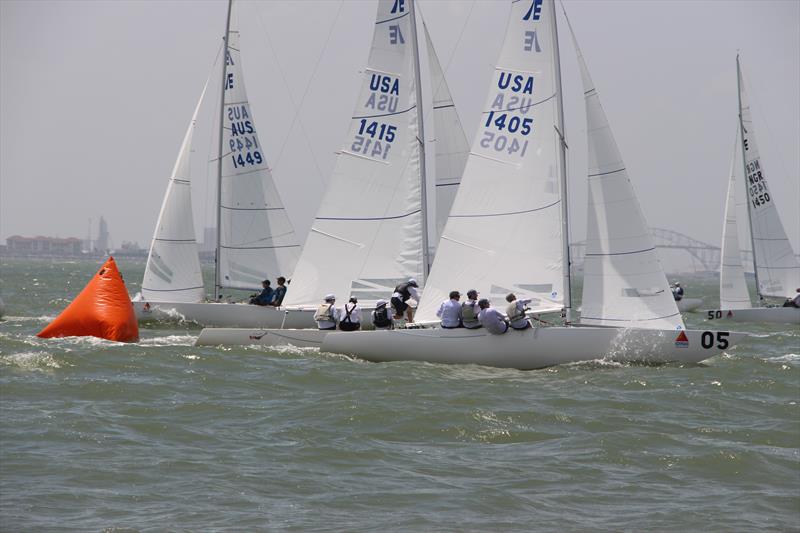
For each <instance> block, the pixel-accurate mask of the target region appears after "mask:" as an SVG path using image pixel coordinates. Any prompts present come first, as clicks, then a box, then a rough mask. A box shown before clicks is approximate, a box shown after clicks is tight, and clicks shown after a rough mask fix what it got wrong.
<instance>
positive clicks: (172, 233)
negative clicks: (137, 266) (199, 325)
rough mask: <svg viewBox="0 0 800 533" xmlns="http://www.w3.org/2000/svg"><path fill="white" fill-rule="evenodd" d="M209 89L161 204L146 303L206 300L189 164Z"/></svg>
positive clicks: (144, 292) (147, 271)
mask: <svg viewBox="0 0 800 533" xmlns="http://www.w3.org/2000/svg"><path fill="white" fill-rule="evenodd" d="M207 88H208V81H206V85H205V87H203V92H202V93H201V95H200V100H199V101H198V102H197V106H196V107H195V109H194V114H193V115H192V120H191V122H190V123H189V128H188V129H187V130H186V135H185V136H184V138H183V143H182V144H181V149H180V152H178V159H177V160H176V161H175V167H174V168H173V169H172V175H171V176H170V178H169V185H167V192H166V194H165V195H164V201H163V203H162V204H161V211H160V213H159V215H158V222H157V223H156V229H155V233H154V234H153V242H152V243H151V244H150V253H149V255H148V257H147V266H146V267H145V270H144V279H143V280H142V296H143V297H144V299H145V300H147V301H151V302H161V301H169V302H201V301H203V299H204V298H205V290H204V289H203V273H202V271H201V270H200V258H199V257H198V254H197V241H196V240H195V233H194V219H193V217H192V189H191V179H190V178H191V174H190V168H189V161H190V155H191V150H192V136H193V134H194V129H195V124H196V123H197V114H198V112H199V111H200V105H201V104H202V103H203V98H204V96H205V94H206V89H207Z"/></svg>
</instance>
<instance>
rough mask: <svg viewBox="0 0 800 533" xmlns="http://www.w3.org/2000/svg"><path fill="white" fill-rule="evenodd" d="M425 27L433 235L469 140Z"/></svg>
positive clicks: (444, 219) (454, 187) (450, 200)
mask: <svg viewBox="0 0 800 533" xmlns="http://www.w3.org/2000/svg"><path fill="white" fill-rule="evenodd" d="M423 27H424V28H425V42H426V43H427V51H428V60H429V62H430V76H431V86H432V89H433V127H434V130H435V132H436V140H435V148H436V150H435V152H436V239H435V240H434V241H433V243H434V245H435V243H436V242H437V241H438V239H439V236H440V235H441V234H442V231H443V230H444V225H445V223H446V222H447V216H448V215H449V214H450V207H451V206H452V205H453V200H454V199H455V197H456V192H458V184H459V183H461V176H462V175H463V174H464V166H465V165H466V164H467V156H468V155H469V143H468V142H467V137H466V135H464V128H463V127H462V125H461V120H459V118H458V111H457V110H456V106H455V103H454V102H453V97H452V96H451V95H450V89H449V88H448V86H447V80H446V79H445V77H444V71H443V70H442V65H441V63H439V58H438V56H437V55H436V50H434V48H433V41H431V36H430V34H429V33H428V26H427V25H425V23H424V22H423Z"/></svg>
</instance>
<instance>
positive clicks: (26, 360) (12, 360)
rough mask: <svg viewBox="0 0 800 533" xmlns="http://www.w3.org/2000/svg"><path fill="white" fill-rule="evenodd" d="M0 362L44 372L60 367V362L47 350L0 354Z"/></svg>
mask: <svg viewBox="0 0 800 533" xmlns="http://www.w3.org/2000/svg"><path fill="white" fill-rule="evenodd" d="M0 363H2V364H4V365H8V366H13V367H17V368H20V369H22V370H32V371H38V372H44V371H46V370H49V369H52V368H61V365H62V363H60V362H59V361H58V360H56V358H55V357H53V355H52V354H49V353H47V352H19V353H14V354H11V355H4V356H0Z"/></svg>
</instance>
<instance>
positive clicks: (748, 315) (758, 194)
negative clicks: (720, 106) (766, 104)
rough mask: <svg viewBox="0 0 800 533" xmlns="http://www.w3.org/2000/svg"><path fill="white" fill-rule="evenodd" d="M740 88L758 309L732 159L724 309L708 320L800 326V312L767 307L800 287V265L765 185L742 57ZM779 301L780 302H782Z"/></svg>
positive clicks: (724, 254)
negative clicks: (745, 261)
mask: <svg viewBox="0 0 800 533" xmlns="http://www.w3.org/2000/svg"><path fill="white" fill-rule="evenodd" d="M736 74H737V79H738V89H739V124H738V128H737V129H738V134H737V144H740V146H741V152H742V163H743V167H742V168H743V169H744V177H745V180H744V185H745V189H746V191H747V192H746V198H747V202H746V203H747V215H748V216H747V220H748V222H749V228H750V239H751V244H752V246H753V270H754V272H755V278H756V292H757V293H758V303H759V306H758V307H753V306H752V303H751V301H750V294H749V292H748V290H747V283H746V281H745V277H744V269H743V267H742V260H741V254H740V247H739V235H738V225H737V217H736V211H737V209H736V192H735V189H736V187H735V186H736V172H735V166H736V165H735V162H734V161H735V158H736V150H735V149H734V156H733V159H734V161H731V172H730V179H729V181H728V198H727V203H726V204H725V224H724V226H723V233H722V264H721V266H720V277H719V298H720V308H719V309H713V310H710V311H708V312H707V318H708V319H709V320H719V319H722V320H733V321H737V322H773V323H783V324H796V325H800V309H798V308H796V307H777V306H773V307H768V306H767V305H766V303H767V300H766V299H767V298H768V297H773V298H780V299H785V298H787V297H789V296H790V295H792V296H793V295H794V291H795V290H796V289H797V288H798V287H800V264H799V263H798V261H797V258H796V256H795V255H794V251H793V250H792V245H791V243H790V242H789V239H788V238H787V237H786V232H785V231H784V229H783V224H782V223H781V219H780V216H779V214H778V210H777V208H776V207H775V197H774V196H772V195H771V194H770V190H769V187H768V186H767V173H766V170H765V169H764V165H763V163H762V162H761V159H760V156H759V152H758V145H757V144H756V138H755V130H754V128H753V119H752V114H751V109H750V104H749V101H748V98H747V93H746V92H745V89H744V79H743V76H742V69H741V64H740V62H739V56H738V55H737V56H736ZM779 303H782V302H780V301H779Z"/></svg>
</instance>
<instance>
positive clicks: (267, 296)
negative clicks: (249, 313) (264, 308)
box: [250, 279, 273, 305]
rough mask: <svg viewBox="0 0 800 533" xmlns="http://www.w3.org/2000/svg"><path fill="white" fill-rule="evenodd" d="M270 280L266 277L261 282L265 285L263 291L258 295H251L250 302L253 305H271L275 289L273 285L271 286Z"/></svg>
mask: <svg viewBox="0 0 800 533" xmlns="http://www.w3.org/2000/svg"><path fill="white" fill-rule="evenodd" d="M269 285H270V283H269V280H268V279H265V280H264V281H262V282H261V286H262V287H263V289H262V291H261V292H260V293H259V294H258V296H256V295H253V296H251V297H250V303H251V304H253V305H269V304H270V302H271V301H272V296H273V290H272V287H270V286H269Z"/></svg>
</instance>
